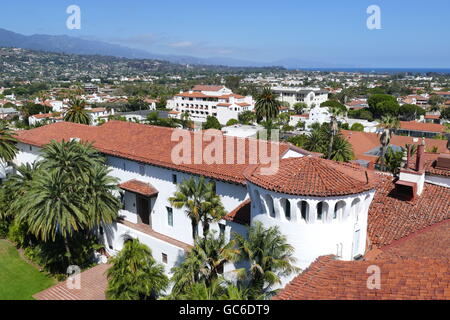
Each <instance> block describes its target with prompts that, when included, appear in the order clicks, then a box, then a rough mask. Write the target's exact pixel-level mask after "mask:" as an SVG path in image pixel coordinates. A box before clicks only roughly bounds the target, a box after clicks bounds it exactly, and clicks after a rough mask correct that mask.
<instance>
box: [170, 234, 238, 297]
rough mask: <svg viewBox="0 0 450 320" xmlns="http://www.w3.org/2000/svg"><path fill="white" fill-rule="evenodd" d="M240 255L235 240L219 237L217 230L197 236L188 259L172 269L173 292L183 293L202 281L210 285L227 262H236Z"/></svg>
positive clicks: (176, 293)
mask: <svg viewBox="0 0 450 320" xmlns="http://www.w3.org/2000/svg"><path fill="white" fill-rule="evenodd" d="M238 257H239V250H238V249H237V248H236V242H235V241H234V240H231V241H230V242H228V243H227V242H226V241H225V237H223V236H219V237H217V236H216V234H215V232H213V233H209V234H208V235H207V236H206V237H204V238H197V240H196V241H195V245H194V248H192V250H191V251H190V252H189V253H188V254H187V257H186V259H185V260H184V261H183V262H182V263H181V264H180V265H179V266H177V267H174V268H173V269H172V272H173V277H172V282H173V283H174V287H173V289H172V293H173V294H174V295H175V296H177V295H179V294H183V293H185V292H186V291H187V290H188V289H189V288H190V287H191V286H192V285H194V284H195V283H197V282H201V281H204V282H205V284H206V285H207V286H210V285H211V284H212V283H213V281H214V280H216V279H218V277H219V275H220V274H221V273H223V269H224V266H225V264H227V263H229V262H236V261H237V259H238Z"/></svg>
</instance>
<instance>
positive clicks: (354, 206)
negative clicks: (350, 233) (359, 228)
mask: <svg viewBox="0 0 450 320" xmlns="http://www.w3.org/2000/svg"><path fill="white" fill-rule="evenodd" d="M360 204H361V201H360V200H359V198H356V199H355V200H353V202H352V217H354V218H355V219H356V221H358V219H359V207H360Z"/></svg>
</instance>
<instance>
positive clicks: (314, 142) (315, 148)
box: [304, 127, 326, 153]
mask: <svg viewBox="0 0 450 320" xmlns="http://www.w3.org/2000/svg"><path fill="white" fill-rule="evenodd" d="M324 141H325V135H324V132H323V130H322V129H321V128H320V127H318V128H316V129H313V130H312V131H311V132H310V133H309V134H308V136H307V140H306V143H305V145H304V148H305V149H306V150H308V151H311V152H320V153H325V150H324V149H326V148H324Z"/></svg>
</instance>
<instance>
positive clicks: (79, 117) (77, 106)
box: [64, 99, 92, 125]
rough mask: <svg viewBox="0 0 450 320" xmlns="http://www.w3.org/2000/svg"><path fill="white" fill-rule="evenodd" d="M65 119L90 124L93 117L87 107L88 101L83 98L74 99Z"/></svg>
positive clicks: (70, 103)
mask: <svg viewBox="0 0 450 320" xmlns="http://www.w3.org/2000/svg"><path fill="white" fill-rule="evenodd" d="M64 121H67V122H73V123H79V124H85V125H90V124H91V122H92V117H91V115H90V114H89V112H88V110H87V109H86V102H85V101H83V100H81V99H72V100H71V101H70V102H69V109H68V110H67V112H66V115H65V116H64Z"/></svg>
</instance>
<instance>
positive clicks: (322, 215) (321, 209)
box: [317, 201, 328, 221]
mask: <svg viewBox="0 0 450 320" xmlns="http://www.w3.org/2000/svg"><path fill="white" fill-rule="evenodd" d="M327 213H328V204H326V202H324V201H322V202H319V203H318V204H317V220H320V221H324V220H325V219H326V216H327Z"/></svg>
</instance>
